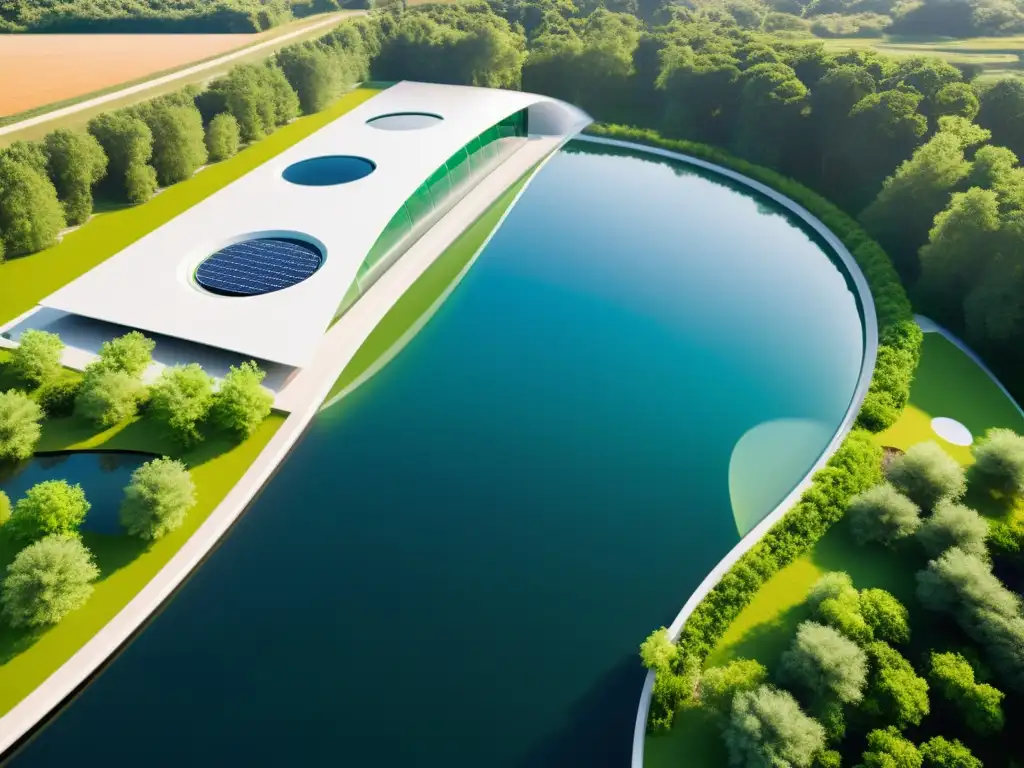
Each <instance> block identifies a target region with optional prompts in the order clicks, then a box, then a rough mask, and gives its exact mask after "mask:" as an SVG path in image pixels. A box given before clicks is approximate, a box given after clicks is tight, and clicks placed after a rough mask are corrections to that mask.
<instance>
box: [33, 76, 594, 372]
mask: <svg viewBox="0 0 1024 768" xmlns="http://www.w3.org/2000/svg"><path fill="white" fill-rule="evenodd" d="M525 108H530V109H531V114H530V120H531V131H532V130H533V126H536V127H537V129H538V132H542V133H545V134H547V135H552V134H556V133H558V132H564V133H567V134H569V133H573V132H575V131H576V130H579V129H580V128H582V127H583V126H584V125H585V124H586V123H587V122H589V119H588V118H587V117H586V115H584V114H583V113H582V112H580V111H579V110H577V109H575V108H574V107H570V106H568V105H565V104H562V103H561V102H557V101H555V100H552V99H549V98H547V97H543V96H536V95H533V94H528V93H521V92H517V91H502V90H492V89H484V88H469V87H462V86H450V85H435V84H425V83H411V82H403V83H398V84H397V85H394V86H392V87H391V88H388V89H387V90H384V91H382V92H381V93H379V94H377V95H376V96H374V97H373V98H371V99H369V100H367V101H366V102H364V103H362V104H360V105H359V106H357V107H356V108H354V109H353V110H351V111H350V112H347V113H346V114H344V115H343V116H341V117H340V118H338V119H337V120H335V121H333V122H332V123H330V124H329V125H327V126H325V127H324V128H321V129H320V130H318V131H317V132H316V133H314V134H312V135H311V136H309V137H308V138H306V139H304V140H302V141H300V142H298V143H297V144H295V145H294V146H292V147H291V148H289V149H288V150H286V151H285V152H283V153H281V154H280V155H278V156H277V157H275V158H273V159H272V160H270V161H268V162H266V163H264V164H263V165H261V166H259V167H258V168H256V169H255V170H253V171H251V172H249V173H248V174H246V175H245V176H243V177H241V178H240V179H238V180H237V181H234V182H232V183H231V184H229V185H228V186H226V187H224V188H223V189H221V190H219V191H218V192H216V193H214V194H213V195H211V196H210V197H208V198H206V199H205V200H203V201H202V202H200V203H198V204H197V205H195V206H193V207H192V208H190V209H188V210H187V211H185V212H184V213H182V214H181V215H179V216H177V217H176V218H174V219H172V220H171V221H169V222H167V223H166V224H164V225H163V226H161V227H159V228H157V229H155V230H153V231H152V232H150V233H149V234H147V235H146V236H144V237H142V238H141V239H139V240H138V241H136V242H135V243H133V244H131V245H130V246H128V247H127V248H125V249H124V250H123V251H121V252H119V253H117V254H116V255H114V256H112V257H111V258H110V259H108V260H106V261H105V262H103V263H102V264H100V265H99V266H97V267H95V268H94V269H92V270H90V271H89V272H87V273H86V274H84V275H82V276H81V277H79V278H78V279H77V280H74V281H73V282H71V283H69V284H67V285H66V286H64V287H63V288H61V289H60V290H58V291H56V292H55V293H53V294H51V295H50V296H48V297H47V298H45V299H44V300H43V301H42V302H40V303H41V304H42V305H43V306H45V307H50V308H53V309H57V310H62V311H64V312H69V313H73V314H77V315H82V316H85V317H90V318H94V319H98V320H104V321H107V322H111V323H117V324H119V325H124V326H129V327H132V328H137V329H139V330H142V331H149V332H152V333H160V334H165V335H167V336H173V337H176V338H180V339H185V340H188V341H192V342H195V343H199V344H206V345H210V346H213V347H219V348H221V349H225V350H230V351H233V352H238V353H241V354H243V355H247V356H248V355H251V356H252V357H254V358H257V359H261V360H268V361H272V362H276V363H281V364H284V365H289V366H294V367H305V366H306V365H308V364H309V362H310V361H311V360H312V359H313V357H314V356H315V354H316V351H317V348H318V346H319V344H320V342H321V340H322V337H323V333H324V331H325V330H326V329H327V327H328V325H329V324H330V322H331V320H332V319H333V317H334V314H335V312H336V310H337V308H338V305H339V303H340V302H341V299H342V297H343V296H344V294H345V293H346V291H347V290H348V288H349V286H350V285H351V284H352V282H353V280H354V278H355V275H356V271H357V270H358V269H359V267H360V265H361V264H362V262H363V259H364V258H365V256H366V254H367V252H368V251H369V250H370V248H371V247H372V246H373V244H374V242H375V241H376V240H377V237H378V236H379V235H380V234H381V232H382V231H383V229H384V227H385V225H386V224H387V223H388V221H389V220H390V219H391V217H392V216H393V215H394V214H395V212H396V211H398V209H399V208H400V206H401V205H402V203H403V202H404V201H405V200H406V199H407V198H408V197H409V196H410V195H411V194H412V193H413V192H414V191H415V190H416V188H417V187H418V186H419V185H420V184H421V183H422V182H424V181H425V180H426V179H427V178H428V177H429V176H430V175H431V174H432V173H433V172H434V171H435V170H436V169H437V168H438V167H440V166H441V164H442V163H444V162H445V161H446V160H447V159H448V158H449V157H450V156H452V155H453V154H454V153H455V152H457V151H458V150H459V149H460V148H461V147H463V146H464V145H465V144H467V143H468V142H469V141H471V140H472V139H473V138H474V137H475V136H477V135H479V134H481V133H482V132H483V131H485V130H487V129H488V128H489V127H490V126H492V125H494V124H495V123H497V122H499V121H500V120H502V119H504V118H505V117H508V116H509V115H511V114H513V113H515V112H517V111H519V110H521V109H525ZM535 110H536V112H537V119H536V120H535V119H534V111H535ZM407 112H426V113H433V114H436V115H439V116H441V117H442V118H443V120H442V121H440V122H438V123H436V124H435V125H432V126H431V127H429V128H425V129H423V130H382V129H380V128H374V127H371V126H369V125H367V120H369V119H371V118H374V117H377V116H380V115H385V114H391V113H407ZM325 155H351V156H356V157H362V158H366V159H368V160H370V161H371V162H372V163H374V164H375V165H376V168H375V169H374V170H373V172H372V173H369V175H366V176H364V177H362V178H359V179H358V180H356V181H352V182H351V183H344V184H338V185H334V186H304V185H300V184H294V183H291V182H289V181H286V180H285V178H283V176H282V173H283V172H284V171H285V169H286V168H288V167H289V166H292V165H293V164H295V163H297V162H300V161H302V160H305V159H308V158H313V157H319V156H325ZM293 235H301V236H303V237H304V238H305V239H308V240H310V241H312V242H313V243H314V244H316V245H317V246H319V247H320V249H321V250H322V251H323V254H324V259H323V263H322V265H321V266H320V268H319V269H318V270H317V271H316V272H315V273H314V274H313V275H312V276H311V277H309V278H308V279H306V280H304V281H303V282H299V283H298V284H296V285H292V286H291V287H288V288H284V289H282V290H277V291H274V292H272V293H265V294H262V295H254V296H224V295H216V294H214V293H211V292H208V291H204V290H203V289H202V288H200V287H199V286H198V285H196V284H195V282H194V280H193V274H194V273H195V271H196V268H197V267H198V265H199V264H200V263H201V262H203V261H204V260H205V259H206V258H207V257H208V256H210V255H212V254H214V253H216V252H218V251H220V250H221V249H224V248H226V247H227V246H230V245H232V244H234V243H238V242H239V241H241V240H247V239H250V238H254V237H279V238H287V237H289V236H293ZM236 250H237V249H236Z"/></svg>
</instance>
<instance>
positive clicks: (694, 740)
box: [644, 703, 729, 768]
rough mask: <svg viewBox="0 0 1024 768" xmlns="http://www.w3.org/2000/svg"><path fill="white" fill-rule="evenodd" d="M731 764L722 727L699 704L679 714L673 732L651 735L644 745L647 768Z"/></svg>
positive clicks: (686, 708)
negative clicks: (723, 738)
mask: <svg viewBox="0 0 1024 768" xmlns="http://www.w3.org/2000/svg"><path fill="white" fill-rule="evenodd" d="M728 764H729V755H728V753H727V752H726V749H725V742H724V741H723V740H722V731H721V724H720V723H719V721H718V720H717V719H716V718H715V716H714V715H713V714H711V712H709V711H708V710H706V709H704V708H703V707H701V706H699V705H697V704H692V703H691V704H687V705H685V706H684V707H683V708H682V709H680V710H679V712H678V713H677V714H676V719H675V723H674V724H673V725H672V730H671V731H669V732H668V733H664V734H649V735H648V736H647V739H646V741H645V742H644V768H681V766H691V767H692V768H718V767H719V766H725V765H728Z"/></svg>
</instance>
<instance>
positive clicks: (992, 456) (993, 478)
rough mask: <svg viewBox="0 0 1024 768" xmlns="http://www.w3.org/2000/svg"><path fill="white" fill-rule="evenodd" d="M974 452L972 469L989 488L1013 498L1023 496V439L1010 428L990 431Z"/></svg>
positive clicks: (972, 448)
mask: <svg viewBox="0 0 1024 768" xmlns="http://www.w3.org/2000/svg"><path fill="white" fill-rule="evenodd" d="M971 453H972V454H974V467H973V470H974V471H975V472H977V473H978V475H980V476H981V477H982V478H983V480H984V482H985V484H986V485H987V486H988V487H989V488H991V489H993V490H996V491H999V492H1000V493H1004V494H1007V495H1009V496H1013V497H1020V496H1022V495H1024V437H1021V436H1020V435H1018V434H1017V433H1016V432H1014V431H1013V430H1010V429H990V430H989V431H988V432H986V433H985V437H984V439H983V440H981V441H979V442H977V443H975V444H974V445H973V446H972V447H971Z"/></svg>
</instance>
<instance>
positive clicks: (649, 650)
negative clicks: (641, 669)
mask: <svg viewBox="0 0 1024 768" xmlns="http://www.w3.org/2000/svg"><path fill="white" fill-rule="evenodd" d="M678 656H679V646H677V645H676V644H675V643H673V642H672V641H671V640H670V639H669V636H668V630H667V629H665V627H661V628H660V629H656V630H654V631H653V632H651V634H650V635H648V636H647V639H646V640H644V641H643V642H642V643H641V644H640V661H641V662H642V663H643V665H644V666H645V667H646V668H647V669H653V670H654V671H656V672H671V671H672V665H673V664H675V661H676V659H677V658H678Z"/></svg>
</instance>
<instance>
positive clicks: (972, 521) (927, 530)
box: [916, 501, 988, 557]
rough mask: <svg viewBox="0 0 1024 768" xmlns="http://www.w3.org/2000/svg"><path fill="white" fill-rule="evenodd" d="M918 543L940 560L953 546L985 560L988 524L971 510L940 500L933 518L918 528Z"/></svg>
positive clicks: (930, 554) (931, 555)
mask: <svg viewBox="0 0 1024 768" xmlns="http://www.w3.org/2000/svg"><path fill="white" fill-rule="evenodd" d="M916 535H917V540H918V541H920V542H921V546H923V547H924V549H925V551H926V552H927V553H928V555H929V556H930V557H937V556H938V555H941V554H942V553H943V552H945V551H946V550H947V549H949V548H950V547H959V548H960V549H961V550H963V551H964V552H966V553H968V554H971V555H977V556H978V557H985V556H986V554H987V552H988V550H987V549H986V548H985V539H986V538H987V537H988V523H987V522H985V520H984V518H982V516H981V515H979V514H978V513H977V512H975V511H974V510H973V509H971V508H970V507H965V506H963V505H962V504H954V503H953V502H951V501H940V502H939V503H938V504H936V505H935V511H934V512H932V515H931V517H929V518H928V519H927V520H925V521H924V523H922V525H921V527H920V528H918V529H917V534H916Z"/></svg>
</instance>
